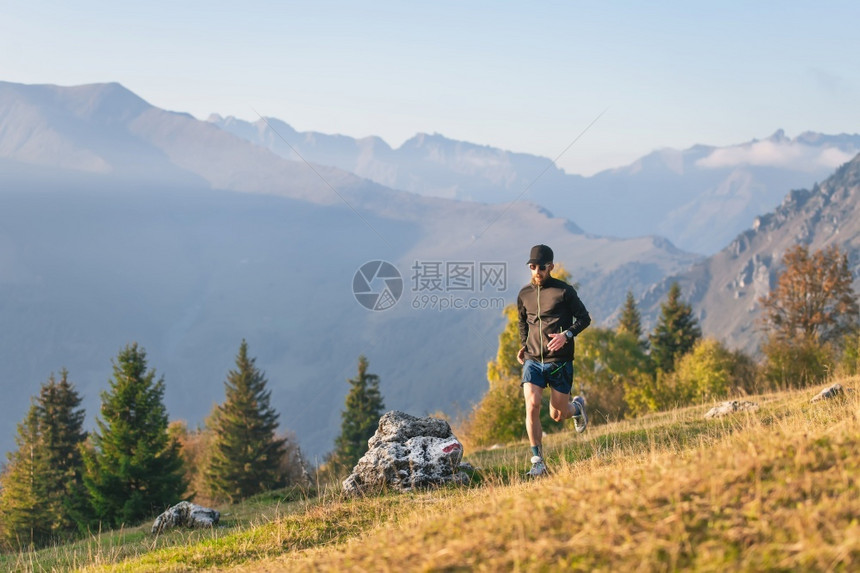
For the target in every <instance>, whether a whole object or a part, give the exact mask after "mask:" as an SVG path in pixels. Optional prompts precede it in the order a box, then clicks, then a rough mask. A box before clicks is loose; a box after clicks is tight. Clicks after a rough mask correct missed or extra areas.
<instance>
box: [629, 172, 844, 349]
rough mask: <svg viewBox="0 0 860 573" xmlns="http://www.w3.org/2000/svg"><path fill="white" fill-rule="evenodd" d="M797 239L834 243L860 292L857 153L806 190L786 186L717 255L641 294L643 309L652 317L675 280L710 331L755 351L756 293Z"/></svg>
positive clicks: (770, 281)
mask: <svg viewBox="0 0 860 573" xmlns="http://www.w3.org/2000/svg"><path fill="white" fill-rule="evenodd" d="M798 243H800V244H805V245H807V246H808V247H809V248H810V249H811V250H813V251H815V250H818V249H822V248H826V247H828V246H830V245H837V246H839V248H840V249H842V250H843V251H844V252H846V253H847V255H848V259H849V265H850V268H851V271H852V272H853V274H854V277H855V279H854V290H855V292H860V155H858V156H857V157H855V158H854V159H852V160H851V161H850V162H848V163H846V164H845V165H843V166H841V167H840V168H839V169H838V170H837V171H836V172H835V173H834V174H833V175H831V176H830V177H829V178H828V179H827V180H825V181H824V182H822V183H821V184H820V185H815V186H814V187H813V188H812V189H811V190H805V189H803V190H794V191H791V192H789V193H788V194H787V195H786V196H785V198H784V200H783V202H782V204H781V205H779V207H777V208H776V209H775V210H774V211H772V212H770V213H767V214H765V215H761V216H760V217H758V218H757V219H756V220H755V222H754V223H753V226H752V228H750V229H747V230H746V231H744V232H743V233H741V234H740V235H738V236H737V237H736V238H735V240H734V241H732V242H731V243H730V244H729V245H728V246H727V247H726V248H725V249H723V250H722V251H720V252H719V253H717V254H716V255H713V256H711V257H709V258H707V259H704V260H703V261H700V262H698V263H696V264H694V265H693V266H692V267H691V269H690V270H689V271H687V272H684V273H680V274H679V275H677V276H675V277H669V278H666V279H664V280H663V281H661V283H660V284H657V285H655V287H654V288H652V289H651V290H650V291H649V293H648V294H647V295H646V296H645V297H643V300H642V301H641V304H642V308H643V314H644V315H645V316H646V318H648V319H649V321H650V322H652V323H653V321H654V320H655V317H656V316H657V314H658V312H659V304H660V302H661V300H662V299H664V297H665V294H666V292H667V291H668V287H669V284H670V283H671V282H672V281H674V280H677V281H678V282H679V283H680V284H681V288H682V291H683V293H684V297H685V299H687V300H689V302H690V303H691V304H692V306H693V310H694V312H695V313H696V314H697V316H698V317H699V320H700V321H701V324H702V328H703V330H704V332H705V333H706V334H707V335H709V336H713V337H716V338H720V339H723V340H724V341H726V342H728V343H729V344H730V345H731V346H733V347H739V348H744V349H746V350H748V351H755V349H756V348H757V347H758V344H759V343H760V341H761V340H762V336H763V333H762V332H760V331H759V329H758V324H757V322H758V320H759V317H760V315H761V305H760V303H759V298H760V297H762V296H764V295H766V294H767V293H768V292H770V290H771V289H772V288H773V286H774V285H775V284H776V278H777V276H778V275H779V273H780V272H782V270H783V269H782V257H783V255H784V254H785V252H786V250H788V249H789V248H791V247H792V246H794V245H795V244H798Z"/></svg>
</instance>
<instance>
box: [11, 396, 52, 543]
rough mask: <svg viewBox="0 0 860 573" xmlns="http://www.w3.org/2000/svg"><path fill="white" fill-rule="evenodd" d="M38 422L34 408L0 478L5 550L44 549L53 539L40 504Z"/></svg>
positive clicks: (19, 432)
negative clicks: (37, 481)
mask: <svg viewBox="0 0 860 573" xmlns="http://www.w3.org/2000/svg"><path fill="white" fill-rule="evenodd" d="M38 433H39V432H38V418H37V416H36V408H35V404H33V405H31V407H30V410H29V411H28V412H27V417H26V418H24V421H22V422H21V423H20V424H18V434H17V436H15V443H16V444H17V446H18V449H17V450H15V451H14V452H11V453H9V454H8V456H7V457H8V459H9V464H8V465H7V467H6V470H5V471H4V472H3V475H2V476H0V487H2V492H0V522H2V525H3V528H2V533H3V535H2V542H3V547H5V548H8V549H18V548H21V547H29V546H33V545H41V544H42V543H44V542H45V541H46V540H47V539H48V538H49V536H50V525H49V520H48V516H47V512H46V510H45V508H44V506H43V505H42V504H40V503H39V493H38V485H37V483H36V476H37V475H38V461H37V459H36V458H37V452H38V450H39V437H38Z"/></svg>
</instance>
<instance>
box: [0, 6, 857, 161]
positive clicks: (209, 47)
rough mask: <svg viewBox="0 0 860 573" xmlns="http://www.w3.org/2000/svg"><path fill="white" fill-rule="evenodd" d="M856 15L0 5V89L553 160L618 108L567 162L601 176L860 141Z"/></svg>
mask: <svg viewBox="0 0 860 573" xmlns="http://www.w3.org/2000/svg"><path fill="white" fill-rule="evenodd" d="M858 22H860V3H858V2H856V1H855V2H822V3H812V2H719V3H708V4H703V3H696V2H662V3H660V2H657V3H632V2H529V3H525V2H499V1H496V2H449V1H437V2H421V3H419V2H387V1H385V2H372V3H364V2H326V1H317V2H290V1H285V2H268V1H260V0H246V1H244V2H237V3H223V2H217V1H208V2H202V1H198V0H191V1H186V2H176V1H173V2H164V1H162V0H149V1H147V2H138V3H134V4H127V3H123V2H117V1H115V0H114V1H95V0H80V1H78V2H56V1H41V0H28V1H26V2H9V1H5V0H0V80H6V81H13V82H21V83H55V84H60V85H76V84H83V83H93V82H110V81H116V82H120V83H122V84H123V85H125V86H126V87H127V88H129V89H131V90H133V91H134V92H136V93H137V94H138V95H140V96H141V97H143V98H144V99H146V100H147V101H149V102H150V103H152V104H154V105H157V106H159V107H162V108H166V109H170V110H176V111H185V112H189V113H191V114H193V115H194V116H196V117H198V118H201V119H205V118H206V117H207V116H208V115H209V114H210V113H213V112H217V113H220V114H221V115H225V116H226V115H235V116H237V117H240V118H243V119H248V120H256V119H258V118H257V115H256V112H259V113H260V114H262V115H266V116H272V117H277V118H279V119H282V120H284V121H286V122H287V123H289V124H291V125H292V126H293V127H295V128H296V129H299V130H313V131H321V132H325V133H343V134H346V135H350V136H353V137H364V136H368V135H378V136H380V137H382V138H383V139H385V140H386V141H387V142H388V143H389V144H390V145H392V146H394V147H396V146H399V145H400V144H401V143H403V141H405V140H406V139H408V138H409V137H411V136H412V135H414V134H415V133H418V132H424V133H441V134H443V135H445V136H447V137H450V138H453V139H458V140H465V141H470V142H474V143H478V144H486V145H492V146H495V147H500V148H503V149H508V150H511V151H519V152H526V153H534V154H538V155H543V156H547V157H551V158H555V157H556V156H558V155H559V154H560V153H561V152H562V151H563V150H564V149H565V148H566V147H567V146H568V145H569V144H570V143H571V142H572V141H573V140H574V139H575V138H576V137H577V136H578V135H580V133H581V132H582V131H583V130H584V129H585V128H586V126H588V125H589V124H590V123H591V122H592V121H593V120H594V119H595V118H596V117H598V116H599V115H600V114H601V113H602V112H604V111H605V113H604V114H603V115H602V116H601V117H600V119H599V120H598V121H597V122H596V123H594V125H593V126H592V127H591V128H590V129H588V130H587V132H586V133H584V134H583V135H582V137H581V138H580V139H579V140H578V141H577V143H576V144H575V145H573V146H572V147H570V149H569V150H568V151H567V152H566V153H565V154H564V155H563V156H562V157H560V159H559V161H558V164H559V166H560V167H562V168H564V169H565V170H566V171H568V172H572V173H583V174H591V173H594V172H596V171H598V170H600V169H604V168H609V167H615V166H620V165H624V164H627V163H629V162H631V161H633V160H635V159H636V158H638V157H640V156H642V155H644V154H646V153H648V152H650V151H653V150H655V149H659V148H664V147H672V148H676V149H683V148H686V147H689V146H691V145H693V144H696V143H706V144H712V145H728V144H733V143H740V142H743V141H747V140H750V139H753V138H758V139H761V138H765V137H767V136H769V135H771V134H772V133H773V132H774V131H776V130H777V129H780V128H782V129H785V131H786V133H787V135H789V136H792V137H793V136H796V135H798V134H799V133H801V132H803V131H807V130H811V131H819V132H824V133H842V132H845V133H858V132H860V62H858V54H860V34H858V33H857V31H856V26H857V23H858ZM255 110H256V111H255Z"/></svg>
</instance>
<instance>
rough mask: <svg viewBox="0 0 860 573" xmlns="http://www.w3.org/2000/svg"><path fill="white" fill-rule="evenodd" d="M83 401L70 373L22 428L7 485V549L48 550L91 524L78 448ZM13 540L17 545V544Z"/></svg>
mask: <svg viewBox="0 0 860 573" xmlns="http://www.w3.org/2000/svg"><path fill="white" fill-rule="evenodd" d="M80 403H81V398H80V396H79V395H78V393H77V392H76V391H75V389H74V387H73V385H72V384H71V383H70V382H69V380H68V372H67V371H66V370H65V369H63V370H62V371H61V372H60V381H59V382H57V381H56V380H55V379H54V376H53V374H52V375H51V376H50V378H49V379H48V382H47V383H45V384H43V385H42V387H41V389H40V392H39V395H38V396H37V397H36V398H35V400H34V401H33V403H32V405H31V406H30V410H29V412H28V414H27V418H26V419H25V420H24V422H22V423H21V424H20V425H19V427H18V438H17V441H18V446H19V448H18V451H16V452H13V453H12V454H10V455H9V461H10V462H11V463H10V466H9V470H8V472H7V474H5V475H4V477H3V479H2V486H3V492H2V494H0V507H2V508H3V509H2V513H3V515H2V519H3V520H4V522H6V524H7V527H6V528H5V530H4V531H5V534H4V535H6V536H8V537H7V539H6V544H7V545H9V544H14V543H13V542H14V540H15V539H17V540H24V539H26V541H27V542H28V543H33V544H34V545H41V544H44V543H46V542H48V541H50V540H52V539H56V538H58V537H59V536H61V535H64V534H68V533H70V532H72V531H74V530H75V529H76V527H77V526H78V524H79V523H82V522H84V521H85V519H86V511H87V503H86V496H85V491H84V488H83V481H82V475H81V473H82V467H83V462H82V460H81V454H80V449H79V446H80V444H81V443H82V442H83V441H84V440H85V439H86V433H85V432H84V431H83V422H84V411H83V410H82V409H79V406H80ZM13 538H14V539H13Z"/></svg>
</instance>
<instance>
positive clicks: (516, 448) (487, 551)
mask: <svg viewBox="0 0 860 573" xmlns="http://www.w3.org/2000/svg"><path fill="white" fill-rule="evenodd" d="M842 383H843V385H846V386H853V387H855V388H860V378H855V379H853V380H843V381H842ZM813 393H814V392H813V391H812V390H804V391H796V392H786V393H779V394H773V395H769V396H760V397H755V398H753V399H754V400H756V401H758V402H759V403H760V404H761V405H762V407H761V410H760V411H758V412H757V413H754V414H745V413H744V414H739V415H736V416H733V417H730V418H724V419H722V420H717V421H706V420H704V419H703V418H702V415H703V413H704V411H705V409H706V408H704V407H697V408H687V409H684V410H676V411H672V412H666V413H662V414H658V415H654V416H649V417H646V418H643V419H641V420H633V421H627V422H622V423H617V424H610V425H607V426H600V427H594V428H591V429H590V430H589V432H588V433H587V434H585V435H582V436H580V435H577V434H573V433H569V434H560V435H553V436H551V437H550V438H549V439H548V440H547V444H546V451H547V453H548V461H549V464H550V467H551V469H552V471H553V473H552V475H551V476H549V477H547V478H544V479H541V480H537V481H524V480H523V479H522V478H521V477H520V476H521V475H522V473H523V472H524V471H525V470H526V466H527V463H526V460H527V457H528V456H527V448H526V447H525V445H523V444H514V445H511V446H509V447H508V448H503V449H500V450H493V451H485V452H474V453H472V454H471V455H470V456H469V460H470V461H471V462H472V463H474V464H475V465H477V466H480V467H481V468H483V480H482V481H481V483H480V484H478V485H476V486H474V487H471V488H442V489H439V490H433V491H425V492H416V493H410V494H393V493H391V494H387V495H382V496H371V497H366V498H360V499H346V498H344V497H342V496H340V495H332V494H329V495H327V496H324V497H323V498H322V499H318V500H306V501H304V502H300V503H294V504H292V505H290V506H289V507H283V508H281V507H277V508H273V507H268V506H266V507H260V508H259V511H260V512H262V513H263V514H265V515H266V516H267V517H265V518H264V519H257V520H256V522H255V521H251V522H250V523H249V522H247V521H246V522H239V521H237V522H236V524H235V525H234V526H233V527H232V528H228V529H226V530H215V531H213V532H210V533H204V532H200V533H195V534H193V535H189V534H186V533H183V532H175V533H171V534H168V535H167V536H165V537H164V538H163V539H160V540H152V539H151V538H149V539H145V538H141V539H139V540H136V541H134V542H129V544H127V545H124V546H120V548H119V550H117V551H116V552H115V553H112V552H111V551H113V550H110V551H108V550H104V552H102V550H98V551H96V553H95V554H94V555H83V556H75V558H74V559H73V560H72V559H69V558H68V557H66V558H65V561H64V562H66V563H69V562H73V563H75V564H76V566H78V567H82V569H81V570H83V571H159V572H162V571H189V570H212V571H216V570H217V571H224V570H231V571H246V572H258V571H383V572H384V571H397V572H400V571H498V570H501V571H557V570H574V571H580V570H581V571H676V570H685V571H686V570H690V571H725V570H731V571H763V570H764V571H774V570H775V571H852V570H860V523H858V520H860V494H858V476H860V396H858V395H860V392H855V393H853V394H849V395H847V396H845V397H843V398H840V399H836V400H832V401H827V402H821V403H817V404H810V403H809V398H810V397H811V396H812V394H813ZM140 535H143V534H142V533H141V534H140ZM39 559H40V555H39V554H35V555H31V556H26V555H25V556H22V557H21V559H19V561H18V562H17V565H18V566H19V567H21V569H22V570H36V571H52V570H62V567H61V566H56V565H50V564H48V563H50V562H49V561H47V560H46V561H40V560H39ZM57 562H58V561H54V563H57ZM7 563H9V562H7Z"/></svg>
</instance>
